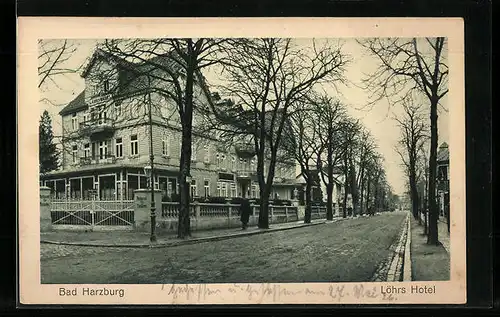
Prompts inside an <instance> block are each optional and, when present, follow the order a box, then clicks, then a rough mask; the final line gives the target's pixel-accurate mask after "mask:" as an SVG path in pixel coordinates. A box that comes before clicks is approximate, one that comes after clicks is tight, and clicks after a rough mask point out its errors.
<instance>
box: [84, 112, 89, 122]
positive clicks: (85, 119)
mask: <svg viewBox="0 0 500 317" xmlns="http://www.w3.org/2000/svg"><path fill="white" fill-rule="evenodd" d="M88 121H90V115H89V114H88V113H85V114H83V122H88Z"/></svg>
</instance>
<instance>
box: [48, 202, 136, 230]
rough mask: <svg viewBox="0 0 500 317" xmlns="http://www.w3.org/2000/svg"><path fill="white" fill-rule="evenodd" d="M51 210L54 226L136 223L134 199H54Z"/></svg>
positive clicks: (114, 226) (109, 225)
mask: <svg viewBox="0 0 500 317" xmlns="http://www.w3.org/2000/svg"><path fill="white" fill-rule="evenodd" d="M50 211H51V218H52V225H54V226H61V227H64V226H65V227H91V228H96V227H99V228H103V229H104V228H106V227H108V228H118V227H124V226H125V227H131V226H133V225H134V201H133V200H96V199H95V197H93V198H92V199H91V200H76V199H52V201H51V204H50Z"/></svg>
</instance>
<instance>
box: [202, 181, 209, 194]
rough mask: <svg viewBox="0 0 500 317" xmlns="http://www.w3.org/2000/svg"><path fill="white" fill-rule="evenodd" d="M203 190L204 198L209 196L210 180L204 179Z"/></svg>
mask: <svg viewBox="0 0 500 317" xmlns="http://www.w3.org/2000/svg"><path fill="white" fill-rule="evenodd" d="M203 188H204V191H205V197H208V196H210V180H209V179H205V182H204V185H203Z"/></svg>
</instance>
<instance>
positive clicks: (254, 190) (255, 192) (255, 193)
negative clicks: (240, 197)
mask: <svg viewBox="0 0 500 317" xmlns="http://www.w3.org/2000/svg"><path fill="white" fill-rule="evenodd" d="M252 198H257V185H252Z"/></svg>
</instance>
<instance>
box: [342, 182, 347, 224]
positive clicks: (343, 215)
mask: <svg viewBox="0 0 500 317" xmlns="http://www.w3.org/2000/svg"><path fill="white" fill-rule="evenodd" d="M346 180H347V178H346ZM348 190H349V187H348V186H347V181H345V182H344V201H343V202H342V218H347V195H348V194H347V191H348Z"/></svg>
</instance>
